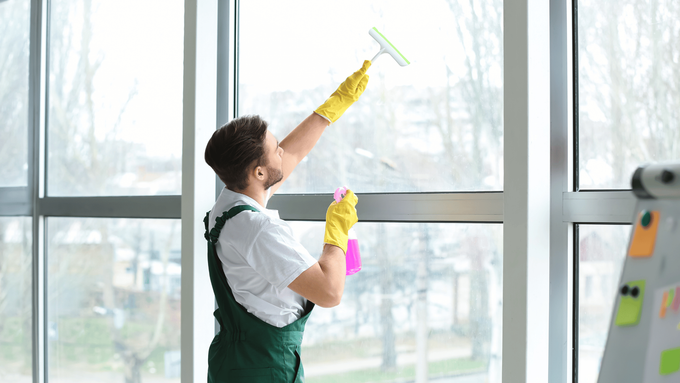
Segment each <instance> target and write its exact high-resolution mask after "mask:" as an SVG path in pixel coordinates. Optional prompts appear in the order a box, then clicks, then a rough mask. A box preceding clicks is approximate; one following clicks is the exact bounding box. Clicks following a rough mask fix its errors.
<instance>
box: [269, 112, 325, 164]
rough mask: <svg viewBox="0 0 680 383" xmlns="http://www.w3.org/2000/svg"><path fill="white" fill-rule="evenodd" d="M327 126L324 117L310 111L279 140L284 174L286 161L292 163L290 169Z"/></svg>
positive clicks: (310, 147)
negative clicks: (282, 151) (309, 113)
mask: <svg viewBox="0 0 680 383" xmlns="http://www.w3.org/2000/svg"><path fill="white" fill-rule="evenodd" d="M327 126H328V121H327V120H326V119H325V118H323V117H321V116H319V115H318V114H316V113H312V114H311V115H309V116H308V117H307V118H305V119H304V120H303V121H302V122H301V123H300V125H298V126H297V127H296V128H295V129H293V131H292V132H290V133H289V134H288V135H287V136H286V138H284V139H283V141H281V143H280V146H281V147H282V148H283V150H284V153H283V155H284V159H283V166H284V174H285V173H286V169H285V167H286V163H287V162H288V163H289V164H288V165H289V166H290V165H292V166H291V169H290V171H292V170H293V169H294V168H295V166H297V164H298V163H299V162H300V161H302V159H303V158H305V156H307V154H309V152H310V151H311V150H312V148H313V147H314V145H316V143H317V142H318V141H319V138H321V134H323V132H324V130H325V129H326V127H327Z"/></svg>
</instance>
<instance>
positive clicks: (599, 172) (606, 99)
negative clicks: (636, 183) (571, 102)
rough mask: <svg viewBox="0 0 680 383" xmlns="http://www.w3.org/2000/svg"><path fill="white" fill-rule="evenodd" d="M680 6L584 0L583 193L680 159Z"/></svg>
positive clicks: (669, 0) (662, 0)
mask: <svg viewBox="0 0 680 383" xmlns="http://www.w3.org/2000/svg"><path fill="white" fill-rule="evenodd" d="M679 17H680V3H679V2H677V1H673V0H658V1H649V0H621V1H598V0H578V73H579V76H578V98H579V103H578V110H579V116H578V123H579V148H580V152H579V157H580V162H579V165H580V166H579V172H580V173H579V174H580V187H581V188H590V189H598V188H599V189H603V188H604V189H609V188H630V177H631V175H632V174H633V172H634V171H635V169H636V168H637V167H638V166H639V165H641V164H643V163H647V162H660V161H668V160H675V159H677V158H678V157H680V91H679V90H680V71H678V60H680V48H679V45H678V44H677V41H678V40H679V39H680V24H678V22H677V20H678V18H679Z"/></svg>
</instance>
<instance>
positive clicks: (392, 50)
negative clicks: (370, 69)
mask: <svg viewBox="0 0 680 383" xmlns="http://www.w3.org/2000/svg"><path fill="white" fill-rule="evenodd" d="M368 34H369V35H371V37H373V38H374V39H375V41H377V42H378V44H380V52H378V54H377V55H375V57H373V60H371V62H374V61H375V59H377V58H378V56H380V55H381V54H383V53H389V54H390V56H392V58H393V59H394V60H395V61H396V62H397V63H399V65H401V66H407V65H408V64H410V62H408V60H407V59H406V57H404V55H402V54H401V52H399V50H398V49H397V48H396V47H395V46H394V45H392V43H391V42H390V41H389V40H388V39H387V38H386V37H385V36H383V34H382V33H380V32H378V30H377V29H376V28H375V27H373V28H371V29H369V30H368Z"/></svg>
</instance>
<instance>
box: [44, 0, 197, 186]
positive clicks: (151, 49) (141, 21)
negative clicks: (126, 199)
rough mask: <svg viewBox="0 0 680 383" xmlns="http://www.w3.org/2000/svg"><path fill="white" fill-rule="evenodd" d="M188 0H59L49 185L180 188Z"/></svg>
mask: <svg viewBox="0 0 680 383" xmlns="http://www.w3.org/2000/svg"><path fill="white" fill-rule="evenodd" d="M183 5H184V2H183V1H181V0H171V1H168V0H153V1H152V0H145V1H133V0H126V1H104V0H55V1H51V2H50V10H51V12H50V23H51V24H50V31H49V42H50V45H49V48H50V51H49V58H50V60H49V114H48V140H47V142H48V164H47V192H48V193H49V195H52V196H81V195H92V196H100V195H159V194H180V184H181V159H182V158H181V153H182V148H181V144H182V68H183V47H184V44H183V42H184V35H183V34H184V27H183V25H184V20H183V14H184V7H183Z"/></svg>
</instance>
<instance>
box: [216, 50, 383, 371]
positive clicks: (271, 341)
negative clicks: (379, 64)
mask: <svg viewBox="0 0 680 383" xmlns="http://www.w3.org/2000/svg"><path fill="white" fill-rule="evenodd" d="M370 65H371V62H370V61H364V64H363V66H362V67H361V69H359V70H358V71H356V72H354V73H353V74H352V75H351V76H349V77H348V78H347V80H345V81H344V82H343V83H342V84H341V85H340V86H339V87H338V89H337V90H336V91H335V92H334V93H333V94H332V95H331V96H330V97H329V98H328V100H326V102H324V103H323V104H322V105H321V106H320V107H319V108H317V109H316V110H315V111H314V113H312V114H311V115H310V116H309V117H307V118H306V119H305V120H304V121H302V123H300V125H298V126H297V127H296V128H295V129H294V130H293V131H292V132H291V133H290V134H288V136H286V138H285V139H284V140H283V141H281V142H280V143H279V142H278V141H277V140H276V138H275V137H274V136H273V135H272V134H271V133H270V132H269V131H268V130H267V123H266V122H265V121H263V120H262V119H260V118H259V117H258V116H246V117H241V118H238V119H235V120H233V121H231V122H229V123H228V124H227V125H225V126H223V127H222V128H220V129H218V130H217V131H215V133H214V134H213V136H212V138H211V139H210V141H209V142H208V145H207V147H206V151H205V160H206V162H207V163H208V165H210V167H212V168H213V170H214V171H215V173H216V174H217V175H218V176H219V177H220V179H221V180H222V181H223V182H224V183H225V185H226V187H225V188H224V189H223V190H222V193H221V194H220V196H219V197H218V199H217V201H216V202H215V205H214V207H213V209H212V210H211V211H210V212H209V214H208V216H206V220H205V223H206V239H208V241H209V243H208V264H209V269H210V279H211V283H212V286H213V291H214V293H215V297H216V299H217V303H218V306H219V308H218V309H217V310H216V311H215V313H214V315H215V317H216V318H217V320H218V322H219V323H220V332H219V333H218V334H217V335H216V336H215V338H214V340H213V342H212V344H211V346H210V350H209V355H208V366H209V367H208V381H209V382H215V383H216V382H301V381H303V379H304V370H303V369H302V364H301V362H300V344H301V342H302V334H303V331H304V326H305V323H306V322H307V319H308V318H309V314H310V313H311V311H312V309H313V308H314V305H315V304H316V305H319V306H321V307H333V306H336V305H338V304H339V303H340V299H341V297H342V293H343V291H344V287H345V252H346V250H347V237H348V230H349V229H350V228H351V227H352V225H354V224H355V223H356V222H357V214H356V208H355V205H356V203H357V197H356V196H355V195H354V193H352V191H350V190H348V191H347V195H346V196H345V198H344V199H343V200H342V201H341V202H340V203H336V202H335V201H333V203H331V205H330V206H329V207H328V211H327V212H326V229H325V233H324V247H323V252H322V254H321V257H320V258H319V260H318V261H316V260H315V259H314V258H313V257H312V256H311V255H310V254H309V252H308V251H307V250H306V249H305V248H304V247H303V246H302V245H301V244H300V243H298V242H297V241H296V240H295V238H294V237H293V234H292V230H291V228H290V226H288V224H287V223H286V222H284V221H283V220H281V219H279V216H278V213H277V212H276V211H272V210H267V209H266V205H267V200H268V199H269V197H270V196H271V195H272V194H274V193H275V192H276V190H277V189H278V188H279V187H280V186H281V184H282V183H283V182H284V181H285V180H286V179H287V178H288V176H290V174H291V172H292V171H293V169H295V167H296V166H297V164H298V163H300V161H301V160H302V159H303V158H304V157H305V156H306V155H307V154H308V153H309V152H310V151H311V150H312V148H313V147H314V145H316V143H317V141H318V140H319V138H320V137H321V134H322V133H323V132H324V130H325V128H326V127H327V126H328V125H329V124H330V123H333V122H335V121H336V120H337V119H338V118H340V116H342V114H343V113H344V112H345V111H346V110H347V108H349V107H350V106H351V105H352V104H353V103H354V102H355V101H357V100H358V99H359V96H360V95H361V94H362V93H363V91H364V89H366V85H367V83H368V75H367V74H366V71H367V70H368V68H369V67H370Z"/></svg>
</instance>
